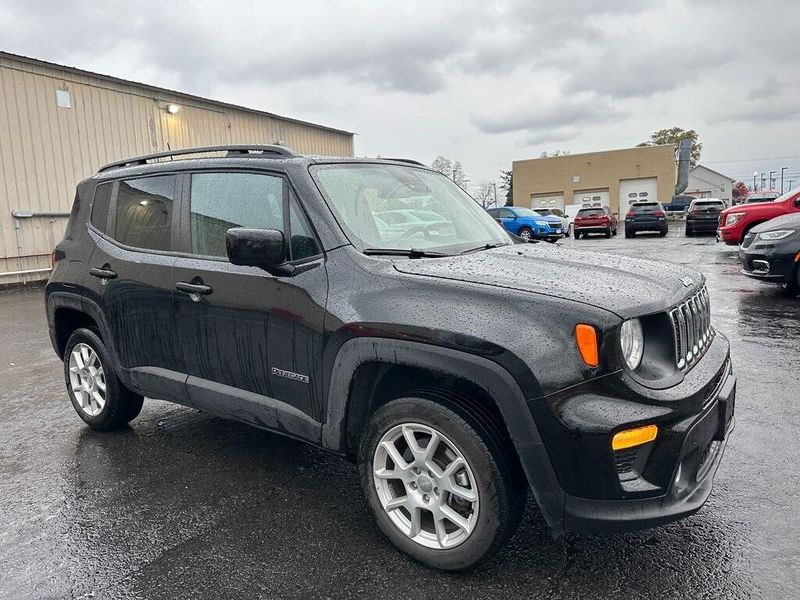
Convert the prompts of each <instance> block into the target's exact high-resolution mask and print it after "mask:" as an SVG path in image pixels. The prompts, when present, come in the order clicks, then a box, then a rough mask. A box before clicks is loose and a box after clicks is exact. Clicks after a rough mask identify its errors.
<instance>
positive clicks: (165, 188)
mask: <svg viewBox="0 0 800 600" xmlns="http://www.w3.org/2000/svg"><path fill="white" fill-rule="evenodd" d="M176 180H177V178H176V176H175V175H160V176H157V177H142V178H139V179H123V180H122V181H120V182H119V191H118V192H117V214H116V225H115V231H114V236H113V237H114V239H115V240H117V241H118V242H120V243H121V244H125V245H126V246H132V247H134V248H141V249H144V250H163V251H169V250H172V213H173V210H174V201H175V182H176Z"/></svg>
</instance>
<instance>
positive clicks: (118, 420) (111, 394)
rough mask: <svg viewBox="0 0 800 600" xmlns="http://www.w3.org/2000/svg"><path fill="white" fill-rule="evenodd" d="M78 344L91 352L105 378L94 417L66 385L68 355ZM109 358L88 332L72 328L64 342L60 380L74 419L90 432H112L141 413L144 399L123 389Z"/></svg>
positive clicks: (102, 344)
mask: <svg viewBox="0 0 800 600" xmlns="http://www.w3.org/2000/svg"><path fill="white" fill-rule="evenodd" d="M78 344H85V345H87V346H89V348H91V350H93V351H94V353H95V354H96V355H97V359H98V360H99V362H100V365H101V366H102V368H103V374H104V379H105V386H106V389H105V405H104V406H103V408H102V410H100V412H99V413H98V414H96V415H90V414H88V413H87V412H86V411H85V410H84V409H83V408H81V405H80V403H79V402H78V400H77V399H76V397H75V394H74V393H73V392H72V385H71V383H70V356H71V354H72V351H73V349H74V348H75V346H77V345H78ZM112 364H113V363H112V362H111V358H110V357H109V354H108V350H106V346H105V344H104V343H103V340H101V339H100V337H99V336H98V335H97V334H96V333H95V332H94V331H92V330H90V329H76V330H75V331H74V332H73V333H72V335H71V336H70V337H69V340H68V341H67V345H66V348H65V350H64V380H65V381H66V384H67V393H68V394H69V399H70V401H71V402H72V407H73V408H74V409H75V412H77V413H78V416H79V417H80V418H81V419H83V420H84V422H85V423H86V424H87V425H89V427H91V428H92V429H113V428H115V427H121V426H123V425H125V424H126V423H128V422H130V421H132V420H133V419H135V418H136V417H137V416H138V415H139V412H141V410H142V404H143V403H144V398H143V397H142V396H140V395H139V394H136V393H134V392H132V391H130V390H129V389H128V388H126V387H125V386H124V385H122V383H121V382H120V381H119V379H118V378H117V374H116V373H115V372H114V368H113V366H112Z"/></svg>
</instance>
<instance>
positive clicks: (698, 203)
mask: <svg viewBox="0 0 800 600" xmlns="http://www.w3.org/2000/svg"><path fill="white" fill-rule="evenodd" d="M723 210H725V204H724V203H723V202H722V200H716V199H711V198H707V199H706V198H703V199H698V200H695V201H693V202H692V204H691V205H690V206H689V210H688V211H687V212H686V226H685V233H686V235H694V234H695V233H714V232H716V231H717V227H718V226H719V216H720V214H721V213H722V211H723Z"/></svg>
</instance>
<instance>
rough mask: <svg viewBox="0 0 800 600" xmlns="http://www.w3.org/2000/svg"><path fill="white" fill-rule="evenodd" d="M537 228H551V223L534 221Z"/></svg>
mask: <svg viewBox="0 0 800 600" xmlns="http://www.w3.org/2000/svg"><path fill="white" fill-rule="evenodd" d="M534 223H536V226H537V227H550V223H548V222H547V221H534Z"/></svg>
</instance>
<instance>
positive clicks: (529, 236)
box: [517, 227, 535, 240]
mask: <svg viewBox="0 0 800 600" xmlns="http://www.w3.org/2000/svg"><path fill="white" fill-rule="evenodd" d="M524 234H527V237H526V236H525V235H524ZM517 235H518V236H519V237H521V238H522V239H524V240H532V239H534V237H535V236H534V235H533V229H531V228H530V227H520V228H519V232H518V233H517Z"/></svg>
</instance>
